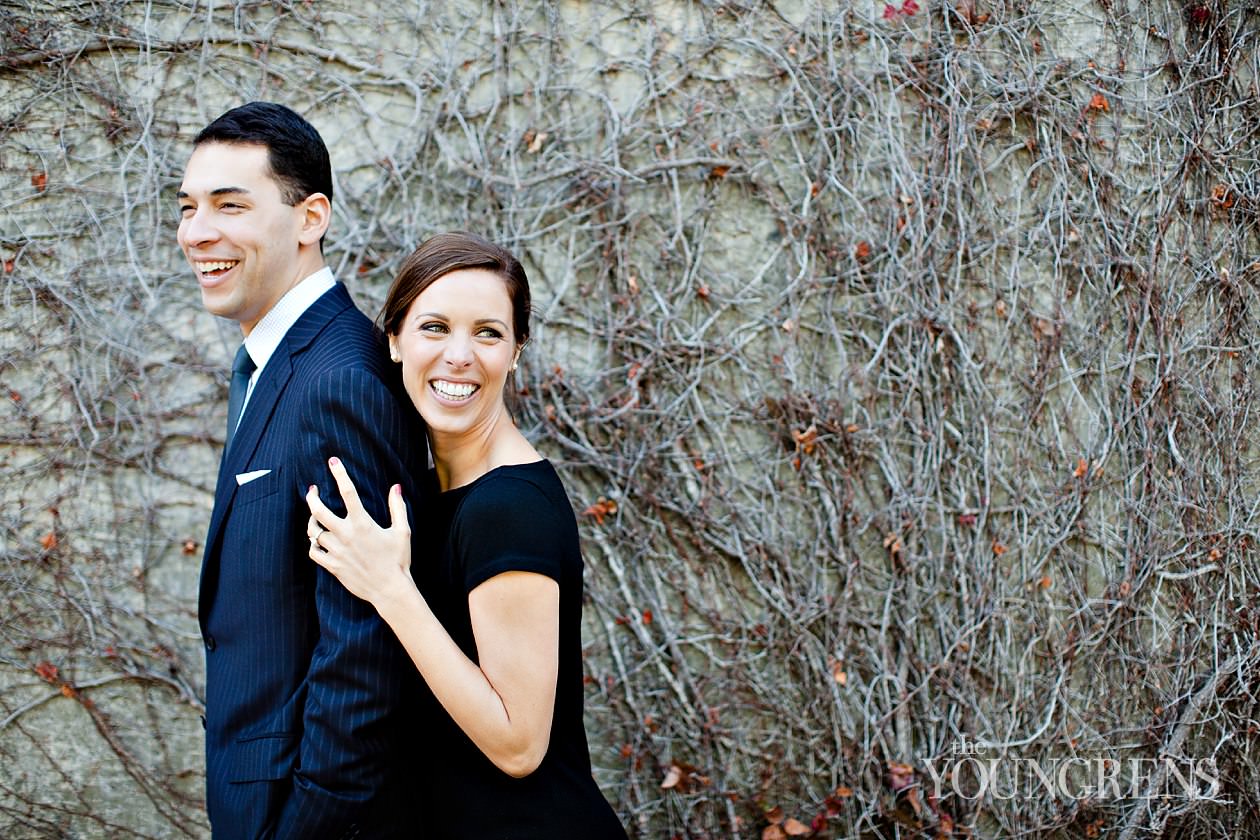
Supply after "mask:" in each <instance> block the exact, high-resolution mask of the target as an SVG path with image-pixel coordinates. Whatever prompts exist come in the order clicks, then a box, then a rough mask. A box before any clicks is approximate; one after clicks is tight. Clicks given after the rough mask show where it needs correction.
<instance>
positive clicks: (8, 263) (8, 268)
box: [4, 260, 13, 274]
mask: <svg viewBox="0 0 1260 840" xmlns="http://www.w3.org/2000/svg"><path fill="white" fill-rule="evenodd" d="M4 273H5V274H12V273H13V260H5V261H4Z"/></svg>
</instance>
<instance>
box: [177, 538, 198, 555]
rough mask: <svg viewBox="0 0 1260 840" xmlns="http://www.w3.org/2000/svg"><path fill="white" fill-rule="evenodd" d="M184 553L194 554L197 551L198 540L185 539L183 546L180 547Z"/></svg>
mask: <svg viewBox="0 0 1260 840" xmlns="http://www.w3.org/2000/svg"><path fill="white" fill-rule="evenodd" d="M180 550H181V551H182V552H183V553H184V554H188V555H192V554H196V553H197V541H196V540H184V545H183V548H181V549H180Z"/></svg>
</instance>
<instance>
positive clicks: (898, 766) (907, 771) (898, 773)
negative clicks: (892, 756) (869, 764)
mask: <svg viewBox="0 0 1260 840" xmlns="http://www.w3.org/2000/svg"><path fill="white" fill-rule="evenodd" d="M912 784H914V768H913V767H912V766H910V765H909V764H903V763H902V762H900V761H890V762H888V786H889V787H890V788H892V789H893V790H894V791H902V790H905V789H906V788H908V787H910V785H912Z"/></svg>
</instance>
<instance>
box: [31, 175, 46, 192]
mask: <svg viewBox="0 0 1260 840" xmlns="http://www.w3.org/2000/svg"><path fill="white" fill-rule="evenodd" d="M31 186H32V187H34V188H35V189H36V190H38V191H39V192H43V191H44V190H45V188H47V186H48V173H47V172H36V173H35V174H34V175H32V176H31Z"/></svg>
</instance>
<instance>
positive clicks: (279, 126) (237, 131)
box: [193, 102, 333, 206]
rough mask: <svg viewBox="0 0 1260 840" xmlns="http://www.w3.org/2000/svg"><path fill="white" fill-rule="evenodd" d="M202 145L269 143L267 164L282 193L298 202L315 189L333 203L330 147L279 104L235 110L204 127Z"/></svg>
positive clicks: (196, 143) (289, 200) (199, 140)
mask: <svg viewBox="0 0 1260 840" xmlns="http://www.w3.org/2000/svg"><path fill="white" fill-rule="evenodd" d="M202 143H251V144H257V145H259V146H266V147H267V163H268V164H269V165H270V166H271V174H272V176H273V177H274V178H275V179H276V183H277V184H279V185H280V196H281V198H282V199H283V200H284V203H285V204H288V205H290V206H293V205H295V204H297V203H298V202H299V201H301V200H302V199H304V198H306V197H307V196H308V195H310V194H311V193H323V194H324V195H326V196H328V200H329V201H332V197H333V185H332V164H331V163H329V160H328V147H327V146H325V145H324V140H323V138H322V137H320V136H319V132H318V131H316V130H315V127H314V126H312V125H311V124H310V123H308V122H307V121H306V120H304V119H302V117H300V116H299V115H298V114H297V113H296V112H294V111H293V110H292V109H290V108H286V107H285V106H283V105H277V104H276V103H274V102H250V103H249V104H248V105H242V106H240V107H239V108H233V109H232V110H230V111H228V112H227V113H226V114H224V115H223V116H221V117H219V118H218V119H217V120H215V121H214V122H212V123H210V124H209V125H208V126H206V127H205V128H203V129H202V130H201V133H200V134H198V135H197V137H196V138H195V139H194V140H193V146H194V147H196V146H200V145H201V144H202Z"/></svg>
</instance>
